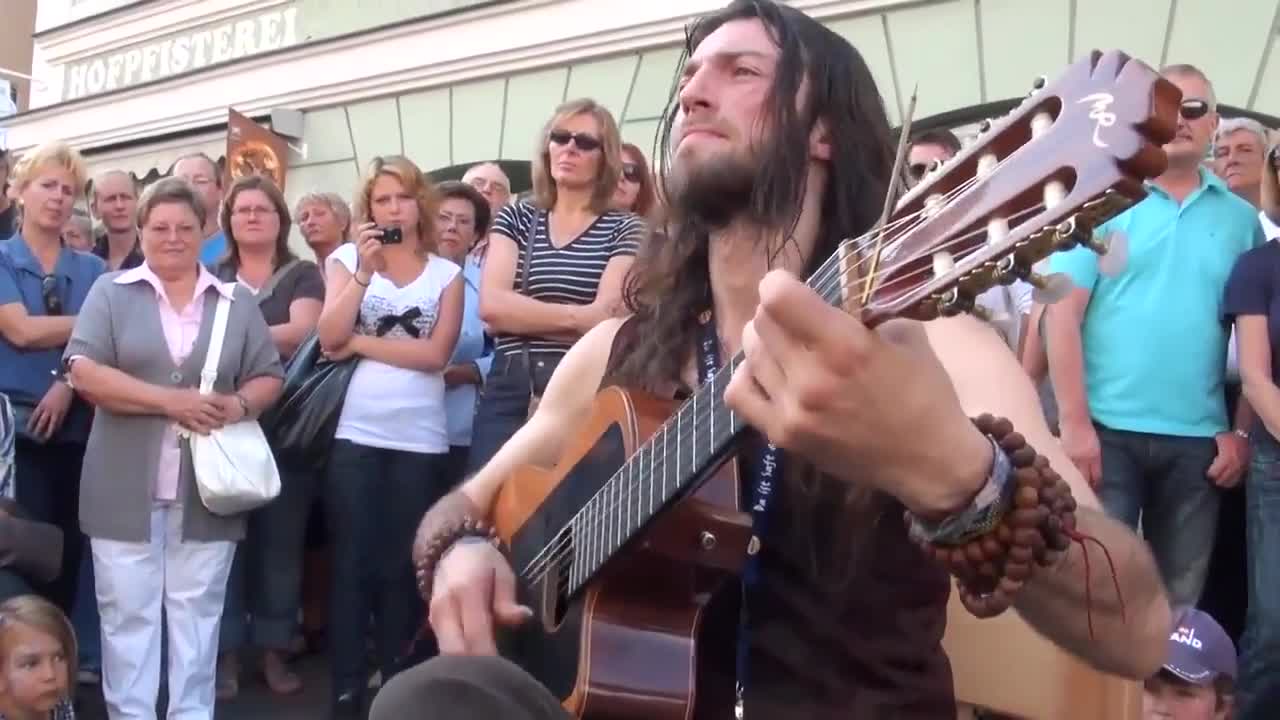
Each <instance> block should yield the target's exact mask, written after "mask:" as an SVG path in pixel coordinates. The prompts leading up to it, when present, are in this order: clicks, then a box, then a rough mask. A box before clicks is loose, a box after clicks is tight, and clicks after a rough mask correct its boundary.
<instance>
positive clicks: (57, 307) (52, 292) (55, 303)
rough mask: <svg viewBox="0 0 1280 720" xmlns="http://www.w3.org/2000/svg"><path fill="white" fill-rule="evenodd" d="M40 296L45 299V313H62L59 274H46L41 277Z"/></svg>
mask: <svg viewBox="0 0 1280 720" xmlns="http://www.w3.org/2000/svg"><path fill="white" fill-rule="evenodd" d="M40 297H41V299H43V300H44V311H45V314H47V315H61V314H62V297H61V296H60V295H58V276H57V275H45V276H44V277H43V278H41V279H40Z"/></svg>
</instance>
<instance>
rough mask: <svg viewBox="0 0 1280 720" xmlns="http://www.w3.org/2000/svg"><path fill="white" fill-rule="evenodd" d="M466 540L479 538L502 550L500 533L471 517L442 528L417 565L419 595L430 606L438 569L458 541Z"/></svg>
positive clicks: (429, 543) (429, 542)
mask: <svg viewBox="0 0 1280 720" xmlns="http://www.w3.org/2000/svg"><path fill="white" fill-rule="evenodd" d="M464 538H479V539H481V540H484V541H486V542H487V543H489V544H490V545H492V546H494V547H495V548H499V549H501V541H499V539H498V531H497V530H496V529H495V528H494V527H493V526H492V525H490V524H489V523H487V522H485V521H484V520H476V519H475V518H473V517H471V516H470V515H466V516H463V517H462V518H460V519H459V520H458V521H457V522H454V523H451V524H449V525H446V526H445V527H442V528H440V530H439V531H438V532H436V534H435V535H433V536H432V537H431V539H430V540H429V541H427V544H426V547H425V548H424V549H423V551H422V553H421V554H420V556H419V558H418V562H417V563H416V565H417V566H416V567H415V568H414V570H415V575H416V578H417V581H418V594H419V595H421V596H422V599H423V601H424V602H426V603H427V605H428V606H430V605H431V585H432V582H433V581H434V580H435V574H436V567H437V566H438V565H439V564H440V560H441V559H442V558H443V557H444V556H445V553H447V552H448V551H449V549H450V548H452V547H453V546H454V545H456V544H457V543H458V541H460V540H462V539H464Z"/></svg>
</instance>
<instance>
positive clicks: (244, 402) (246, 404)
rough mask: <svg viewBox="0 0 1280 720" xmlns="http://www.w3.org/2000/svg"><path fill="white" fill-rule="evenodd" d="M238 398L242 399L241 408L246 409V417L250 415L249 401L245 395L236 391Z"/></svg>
mask: <svg viewBox="0 0 1280 720" xmlns="http://www.w3.org/2000/svg"><path fill="white" fill-rule="evenodd" d="M236 400H239V401H240V409H241V410H243V411H244V417H245V418H248V417H249V414H250V413H249V401H248V400H245V399H244V395H241V394H240V393H236Z"/></svg>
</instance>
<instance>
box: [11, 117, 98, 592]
mask: <svg viewBox="0 0 1280 720" xmlns="http://www.w3.org/2000/svg"><path fill="white" fill-rule="evenodd" d="M84 184H85V169H84V161H83V160H82V159H81V157H80V154H79V153H78V152H76V151H75V150H73V149H72V148H70V147H69V146H67V145H65V144H63V143H58V142H55V143H49V144H46V145H42V146H40V147H37V148H36V149H34V150H32V151H31V152H29V153H28V154H27V155H26V156H24V157H23V158H22V160H21V161H20V162H19V163H18V165H17V167H16V168H15V169H14V176H13V188H12V189H13V191H15V194H16V197H17V200H18V204H19V207H20V208H21V210H22V212H21V215H22V222H21V226H20V228H19V230H18V233H17V234H16V235H14V236H13V237H11V238H9V239H7V240H4V241H0V393H4V394H5V395H7V396H8V397H9V400H10V402H11V403H12V405H13V411H14V420H15V424H16V429H17V435H18V436H17V440H16V445H15V457H16V465H17V478H18V483H19V487H18V497H19V498H20V499H21V502H22V504H23V505H24V506H26V508H27V510H28V511H30V513H31V514H32V516H33V517H34V519H36V520H40V521H42V522H48V523H51V524H54V525H57V526H58V527H59V528H61V529H62V531H63V535H64V538H65V540H64V543H63V548H62V551H63V552H62V568H63V572H62V573H61V575H60V576H59V577H58V579H57V580H55V581H54V582H53V583H52V585H51V586H49V587H47V588H44V591H45V593H46V594H47V595H48V596H49V598H50V599H51V600H53V601H54V602H55V603H57V604H58V606H59V607H61V608H62V609H63V611H65V612H70V611H71V605H72V602H73V600H74V598H75V582H76V578H77V574H78V573H77V572H76V569H77V568H79V567H80V554H81V550H82V547H83V535H81V533H80V525H79V521H78V519H77V515H78V512H79V497H80V468H81V464H82V462H83V459H84V448H85V442H86V440H87V439H88V436H89V423H90V412H89V407H88V405H86V404H85V403H84V402H82V401H79V400H76V399H75V397H74V395H75V393H74V392H73V391H72V389H71V387H70V386H69V385H68V384H67V382H66V381H65V379H64V378H63V376H62V372H61V370H60V369H59V368H60V366H61V357H62V350H63V347H64V346H65V345H66V344H67V340H68V338H70V336H71V329H72V326H73V324H74V323H75V319H76V318H75V315H76V313H78V312H79V311H80V306H81V304H82V303H83V302H84V299H85V296H86V295H88V293H89V288H90V286H92V285H93V283H94V281H95V280H97V279H98V276H99V275H101V274H102V273H103V272H104V271H105V270H106V265H105V264H104V263H103V262H102V260H100V259H98V258H97V257H94V256H93V255H90V254H89V253H83V252H78V251H75V250H72V249H71V248H69V247H66V246H65V245H64V244H63V242H62V240H61V239H60V235H61V233H62V228H63V226H65V225H66V223H67V221H68V220H69V219H70V218H71V210H72V207H73V206H74V205H75V201H76V198H77V197H78V196H79V195H80V192H81V188H83V187H84Z"/></svg>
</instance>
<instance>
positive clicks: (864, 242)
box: [522, 153, 1037, 574]
mask: <svg viewBox="0 0 1280 720" xmlns="http://www.w3.org/2000/svg"><path fill="white" fill-rule="evenodd" d="M1012 156H1013V153H1011V154H1010V155H1008V156H1006V157H1005V158H1004V159H1002V160H1000V161H999V162H998V163H997V164H996V165H995V167H994V168H993V170H992V171H991V173H989V174H992V173H994V171H995V170H996V169H999V168H1000V167H1001V166H1002V165H1004V164H1005V163H1006V162H1008V161H1009V159H1010V158H1011V157H1012ZM980 179H982V178H980V177H978V176H976V175H973V176H970V177H968V178H967V179H965V180H964V181H963V182H961V183H959V184H958V185H957V186H956V187H955V188H953V189H952V190H950V191H948V192H947V193H945V194H942V195H941V196H940V200H939V201H938V206H939V207H941V206H943V205H945V204H948V203H950V202H951V201H952V200H954V199H955V198H956V197H958V196H959V195H961V194H963V193H964V192H965V191H967V190H968V189H970V188H971V187H972V186H973V185H975V184H977V182H978V181H979V180H980ZM1036 209H1037V208H1036V207H1032V208H1028V209H1027V210H1024V211H1021V212H1020V213H1017V214H1016V215H1018V216H1020V215H1022V214H1025V213H1026V212H1030V211H1034V210H1036ZM926 212H927V209H926V208H925V207H923V206H922V208H921V209H920V210H918V211H916V212H914V213H910V214H908V215H906V216H904V217H902V218H899V219H898V220H895V221H893V222H891V223H889V224H888V225H887V226H881V227H879V228H876V229H873V230H872V231H870V232H868V233H866V234H865V235H863V236H862V238H857V239H854V240H852V241H850V242H851V243H853V244H854V245H855V248H854V250H853V251H844V252H842V251H839V250H838V251H837V252H835V253H833V254H832V255H831V256H830V257H829V258H827V260H826V261H824V262H823V264H822V265H821V266H820V267H819V268H818V270H817V271H815V272H814V273H813V277H812V278H811V279H810V280H809V281H808V284H809V285H810V286H811V287H813V288H814V289H815V290H819V294H821V295H823V296H824V299H827V298H825V293H826V291H825V290H822V289H821V288H822V286H823V285H826V284H828V283H830V282H831V281H832V280H833V278H834V279H837V280H838V278H839V274H840V273H843V274H846V275H847V274H849V273H851V272H853V271H856V270H858V269H861V267H862V266H863V265H865V264H866V263H868V262H871V261H872V260H874V258H870V257H862V258H861V259H859V260H858V261H857V262H855V263H854V264H853V265H851V266H849V267H847V268H843V269H842V268H841V264H842V262H844V261H846V260H847V258H848V257H849V255H850V254H851V252H852V253H857V252H861V250H863V249H865V247H866V246H868V245H870V244H872V243H874V242H878V238H877V237H876V236H877V235H879V236H883V235H886V234H888V233H889V231H890V230H891V229H894V228H897V227H899V226H901V225H902V224H904V223H907V222H913V223H914V224H913V225H912V227H911V228H909V229H907V230H905V231H903V232H902V233H901V235H903V236H905V235H907V234H909V233H911V232H913V231H914V230H916V229H917V228H919V227H920V226H921V225H922V224H923V223H924V222H926V221H927V220H929V219H930V218H931V217H933V215H936V213H934V214H933V215H929V216H927V217H926ZM982 232H983V231H982V230H975V231H972V232H970V233H968V234H966V235H962V236H960V237H958V238H954V239H953V240H951V241H949V242H948V243H946V244H945V245H943V246H942V247H941V248H939V249H945V248H948V247H951V246H953V245H956V244H959V243H962V242H965V241H966V240H969V239H972V238H974V237H976V236H977V235H980V234H981V233H982ZM905 262H909V261H904V263H905ZM904 263H898V264H896V265H893V266H892V267H886V268H883V273H880V275H881V276H883V275H885V274H888V273H890V272H892V271H893V270H895V269H897V268H899V267H901V266H902V265H903V264H904ZM922 271H928V269H922V270H921V271H917V272H922ZM914 274H917V273H912V274H910V275H908V276H905V277H904V278H903V279H906V278H908V277H911V276H912V275H914ZM875 280H876V278H868V280H867V282H869V283H873V282H875ZM845 287H846V286H844V285H840V286H839V289H841V290H843V289H844V288H845ZM827 301H828V302H833V301H832V300H830V299H827ZM655 434H656V433H655ZM677 440H678V441H679V438H678V439H677ZM643 450H644V445H641V447H640V448H639V449H638V450H637V453H636V454H637V455H638V454H639V453H640V452H641V451H643ZM625 467H626V466H625V465H624V468H625ZM624 468H620V469H619V470H618V473H616V474H620V473H621V472H622V470H623V469H624ZM616 474H615V475H616ZM612 481H613V478H610V480H608V481H606V482H605V483H604V484H602V486H601V488H600V489H599V490H598V491H597V492H596V494H595V495H593V496H592V498H591V499H590V500H588V501H587V503H584V505H583V507H582V508H580V509H579V510H578V511H577V512H576V513H575V514H574V516H573V517H572V518H571V519H570V520H569V522H568V523H567V524H566V526H565V527H564V528H561V530H560V531H559V532H557V534H556V536H553V537H555V538H561V536H565V535H566V534H567V533H568V532H569V531H570V530H571V528H572V526H573V524H574V523H576V522H577V521H578V519H579V516H580V515H582V513H583V512H584V511H585V510H586V509H587V508H588V506H589V504H590V503H591V502H594V501H596V500H597V496H599V495H602V494H604V493H605V492H606V491H607V490H608V489H609V483H611V482H612ZM621 502H623V500H622V499H619V500H618V501H616V502H614V503H613V504H612V506H609V507H606V508H605V510H604V511H605V512H607V511H610V510H612V509H614V508H616V506H617V505H619V504H621ZM589 529H591V530H592V531H594V529H595V528H594V527H589ZM569 540H570V538H568V537H563V538H562V539H561V542H562V543H567V542H569ZM551 552H554V545H551V544H549V545H548V546H547V547H546V548H543V550H542V551H541V552H539V553H538V554H537V555H535V556H534V558H532V559H531V560H530V561H529V563H528V565H526V567H525V570H524V571H522V574H524V573H531V571H532V569H533V566H534V565H536V564H539V562H540V561H541V560H543V558H544V556H546V555H548V554H549V553H551ZM557 562H558V561H557Z"/></svg>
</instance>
